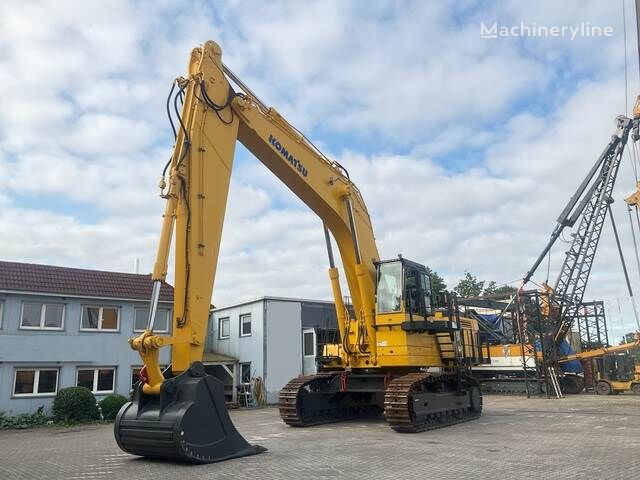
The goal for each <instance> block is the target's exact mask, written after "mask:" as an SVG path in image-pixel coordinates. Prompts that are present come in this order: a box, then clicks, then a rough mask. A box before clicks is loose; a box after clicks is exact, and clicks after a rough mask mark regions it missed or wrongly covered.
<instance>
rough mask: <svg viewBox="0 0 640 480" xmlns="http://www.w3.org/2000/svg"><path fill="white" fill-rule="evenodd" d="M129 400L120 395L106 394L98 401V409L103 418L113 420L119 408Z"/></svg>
mask: <svg viewBox="0 0 640 480" xmlns="http://www.w3.org/2000/svg"><path fill="white" fill-rule="evenodd" d="M128 401H129V400H128V399H127V397H124V396H122V395H107V396H106V397H104V398H103V399H102V400H101V401H100V404H99V405H100V410H102V416H103V417H104V419H105V420H115V418H116V415H117V414H118V412H119V411H120V408H122V406H123V405H124V404H125V403H127V402H128Z"/></svg>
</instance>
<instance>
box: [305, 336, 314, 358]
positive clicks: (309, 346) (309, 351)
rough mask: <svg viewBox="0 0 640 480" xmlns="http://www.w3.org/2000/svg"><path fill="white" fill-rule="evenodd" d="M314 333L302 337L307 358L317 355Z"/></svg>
mask: <svg viewBox="0 0 640 480" xmlns="http://www.w3.org/2000/svg"><path fill="white" fill-rule="evenodd" d="M314 337H315V335H314V332H304V334H303V335H302V340H303V344H304V345H303V347H304V355H305V356H306V357H315V355H316V342H315V338H314Z"/></svg>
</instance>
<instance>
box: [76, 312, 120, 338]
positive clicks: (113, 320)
mask: <svg viewBox="0 0 640 480" xmlns="http://www.w3.org/2000/svg"><path fill="white" fill-rule="evenodd" d="M119 325H120V309H119V308H118V307H97V306H83V307H82V324H81V326H80V330H103V331H110V332H115V331H117V330H118V327H119Z"/></svg>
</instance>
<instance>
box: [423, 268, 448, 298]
mask: <svg viewBox="0 0 640 480" xmlns="http://www.w3.org/2000/svg"><path fill="white" fill-rule="evenodd" d="M426 270H427V275H429V278H430V279H431V293H432V295H433V296H434V297H436V298H437V296H438V294H439V293H441V292H443V291H445V290H446V289H447V284H446V283H444V278H442V277H441V276H440V275H438V272H436V271H435V270H431V268H430V267H426Z"/></svg>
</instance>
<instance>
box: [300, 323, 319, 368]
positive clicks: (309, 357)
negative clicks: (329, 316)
mask: <svg viewBox="0 0 640 480" xmlns="http://www.w3.org/2000/svg"><path fill="white" fill-rule="evenodd" d="M316 350H317V340H316V330H315V328H304V329H303V330H302V374H303V375H311V374H314V373H317V371H318V369H317V367H316V354H317V351H316Z"/></svg>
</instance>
